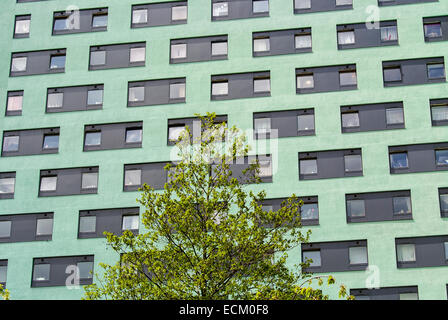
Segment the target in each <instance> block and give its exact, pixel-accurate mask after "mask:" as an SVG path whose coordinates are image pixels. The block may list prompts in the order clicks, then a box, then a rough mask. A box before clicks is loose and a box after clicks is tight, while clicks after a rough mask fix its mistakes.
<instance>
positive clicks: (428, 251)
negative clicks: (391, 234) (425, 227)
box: [395, 235, 448, 269]
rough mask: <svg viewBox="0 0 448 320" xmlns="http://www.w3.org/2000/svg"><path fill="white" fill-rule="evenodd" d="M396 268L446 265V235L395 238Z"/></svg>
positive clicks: (447, 248)
mask: <svg viewBox="0 0 448 320" xmlns="http://www.w3.org/2000/svg"><path fill="white" fill-rule="evenodd" d="M395 250H396V255H397V256H396V258H397V268H399V269H401V268H424V267H441V266H448V235H441V236H428V237H409V238H396V239H395Z"/></svg>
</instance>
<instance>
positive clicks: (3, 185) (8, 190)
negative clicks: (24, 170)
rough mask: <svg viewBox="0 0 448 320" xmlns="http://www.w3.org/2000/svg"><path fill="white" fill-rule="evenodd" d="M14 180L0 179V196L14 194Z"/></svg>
mask: <svg viewBox="0 0 448 320" xmlns="http://www.w3.org/2000/svg"><path fill="white" fill-rule="evenodd" d="M15 185H16V178H0V194H12V193H14V189H15Z"/></svg>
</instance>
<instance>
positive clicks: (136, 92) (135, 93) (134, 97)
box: [129, 87, 145, 102]
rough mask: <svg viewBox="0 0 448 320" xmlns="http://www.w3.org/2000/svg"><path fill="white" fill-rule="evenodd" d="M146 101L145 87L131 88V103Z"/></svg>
mask: <svg viewBox="0 0 448 320" xmlns="http://www.w3.org/2000/svg"><path fill="white" fill-rule="evenodd" d="M139 101H145V87H132V88H129V102H139Z"/></svg>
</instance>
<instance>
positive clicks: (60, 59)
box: [50, 55, 65, 69]
mask: <svg viewBox="0 0 448 320" xmlns="http://www.w3.org/2000/svg"><path fill="white" fill-rule="evenodd" d="M63 68H65V55H64V56H52V57H51V61H50V69H63Z"/></svg>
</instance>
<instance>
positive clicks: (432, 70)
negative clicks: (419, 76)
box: [427, 63, 445, 79]
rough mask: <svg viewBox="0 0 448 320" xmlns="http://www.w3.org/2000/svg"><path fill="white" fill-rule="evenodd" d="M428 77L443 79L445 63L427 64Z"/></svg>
mask: <svg viewBox="0 0 448 320" xmlns="http://www.w3.org/2000/svg"><path fill="white" fill-rule="evenodd" d="M427 68H428V78H429V79H444V78H445V65H444V64H443V63H437V64H428V65H427Z"/></svg>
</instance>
